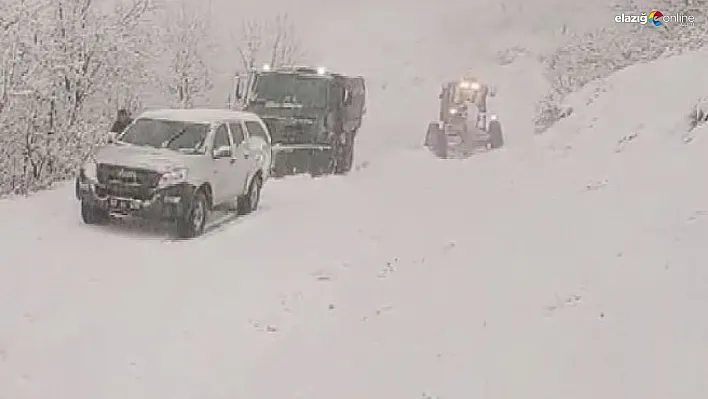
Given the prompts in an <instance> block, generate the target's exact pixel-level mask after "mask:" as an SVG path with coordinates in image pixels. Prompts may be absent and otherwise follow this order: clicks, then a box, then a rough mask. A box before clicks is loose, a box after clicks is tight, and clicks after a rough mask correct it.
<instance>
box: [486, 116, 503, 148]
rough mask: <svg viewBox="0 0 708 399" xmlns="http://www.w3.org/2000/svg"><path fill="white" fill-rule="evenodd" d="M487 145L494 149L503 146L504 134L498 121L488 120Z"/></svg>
mask: <svg viewBox="0 0 708 399" xmlns="http://www.w3.org/2000/svg"><path fill="white" fill-rule="evenodd" d="M489 146H490V147H492V148H494V149H496V148H501V147H503V146H504V135H503V134H502V128H501V123H499V121H491V122H489Z"/></svg>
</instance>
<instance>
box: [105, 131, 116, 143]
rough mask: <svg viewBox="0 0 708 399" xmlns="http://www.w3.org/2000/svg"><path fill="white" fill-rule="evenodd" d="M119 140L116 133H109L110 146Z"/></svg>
mask: <svg viewBox="0 0 708 399" xmlns="http://www.w3.org/2000/svg"><path fill="white" fill-rule="evenodd" d="M117 138H118V133H116V132H108V140H106V141H107V142H108V144H113V143H115V142H116V139H117Z"/></svg>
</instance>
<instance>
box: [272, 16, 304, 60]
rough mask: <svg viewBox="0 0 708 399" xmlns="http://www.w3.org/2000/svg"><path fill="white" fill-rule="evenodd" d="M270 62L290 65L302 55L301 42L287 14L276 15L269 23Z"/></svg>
mask: <svg viewBox="0 0 708 399" xmlns="http://www.w3.org/2000/svg"><path fill="white" fill-rule="evenodd" d="M267 29H268V31H269V32H270V35H271V37H270V40H271V41H270V64H271V65H272V66H274V67H275V66H281V65H291V64H294V63H296V62H298V61H300V59H301V58H302V57H303V56H304V54H303V51H302V43H301V41H300V37H299V35H298V32H297V30H296V29H295V24H294V23H293V22H292V21H291V20H290V17H289V16H288V15H287V14H281V15H277V16H276V17H275V18H274V19H273V20H272V21H270V23H269V24H267Z"/></svg>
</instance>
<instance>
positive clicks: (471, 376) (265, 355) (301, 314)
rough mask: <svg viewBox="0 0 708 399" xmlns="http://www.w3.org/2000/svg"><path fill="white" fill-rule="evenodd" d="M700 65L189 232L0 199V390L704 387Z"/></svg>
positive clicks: (639, 392) (274, 192)
mask: <svg viewBox="0 0 708 399" xmlns="http://www.w3.org/2000/svg"><path fill="white" fill-rule="evenodd" d="M706 67H708V56H706V54H705V53H703V54H700V53H694V54H688V55H684V56H682V57H679V58H674V59H669V60H664V61H660V62H655V63H653V64H648V65H640V66H635V67H633V68H630V69H627V70H625V71H623V72H621V73H619V74H617V75H616V76H614V77H613V78H611V79H609V80H607V81H606V82H604V83H603V84H602V87H604V88H606V91H605V92H604V93H601V94H600V95H599V96H597V97H596V98H595V100H594V102H592V103H591V104H590V105H585V103H587V102H588V101H587V99H588V98H591V97H593V95H592V93H593V92H594V90H593V88H588V89H587V90H585V91H584V92H583V93H580V94H578V95H577V96H576V97H575V98H574V99H572V101H574V103H575V105H576V113H575V115H574V116H573V117H571V118H569V119H567V120H565V121H563V122H561V123H560V124H558V126H557V127H556V128H555V129H553V130H552V131H550V132H549V134H548V135H547V136H544V137H541V138H539V139H538V140H536V141H535V142H534V143H532V144H531V145H530V146H528V147H527V146H520V147H513V146H512V147H509V148H508V149H505V150H501V151H498V152H496V153H488V154H483V155H480V156H478V157H475V158H471V159H469V160H466V161H459V162H458V161H452V162H445V161H440V160H436V159H433V158H432V157H431V156H430V155H429V154H428V153H426V152H425V151H423V150H405V149H404V150H400V151H399V152H398V153H397V154H396V155H394V156H389V157H387V158H382V159H379V160H377V161H375V162H372V163H371V164H370V165H369V167H367V168H365V169H363V170H361V171H359V172H357V173H353V174H352V175H351V176H348V177H343V178H339V177H331V178H324V179H317V180H312V179H306V178H292V179H286V180H283V181H278V182H273V183H272V184H270V185H269V187H268V189H267V191H266V192H265V193H264V201H265V203H264V205H263V209H262V210H261V211H260V212H259V213H258V215H254V216H253V217H250V218H246V219H243V220H242V221H238V222H235V223H234V224H233V225H231V226H229V227H228V228H227V229H225V230H224V231H221V232H219V233H218V234H214V235H211V236H208V237H204V238H202V239H197V240H193V241H190V242H179V243H167V242H163V241H162V239H163V238H164V235H163V234H161V233H153V232H147V231H146V230H145V229H135V228H128V227H121V226H113V227H88V226H84V225H81V222H80V220H79V217H78V209H77V204H76V203H75V201H74V199H73V197H72V191H71V188H70V187H63V188H59V189H57V190H54V191H51V192H47V193H43V194H39V195H36V196H34V197H32V198H29V199H22V200H19V199H14V200H6V201H3V202H0V220H2V227H1V228H2V229H3V230H4V232H3V233H2V236H3V241H2V244H0V245H2V254H3V256H4V258H3V261H2V262H0V315H2V317H1V318H0V397H2V398H12V399H40V398H41V399H46V398H72V399H88V398H91V399H95V398H107V399H113V398H116V399H117V398H132V399H143V398H145V399H148V398H150V399H154V398H174V399H181V398H185V399H186V398H310V399H314V398H322V399H325V398H333V397H336V398H341V399H346V398H352V399H354V398H363V397H366V398H412V397H425V395H429V396H428V397H440V398H520V397H524V398H544V399H553V398H559V399H560V398H587V399H591V398H592V399H595V398H600V397H601V398H669V397H672V398H704V397H706V395H708V381H707V380H706V379H705V376H706V375H708V319H706V317H704V316H703V311H704V310H705V309H706V307H707V306H708V270H707V269H706V268H705V265H706V260H707V259H708V247H706V245H705V242H706V240H707V239H708V208H707V205H706V204H708V190H706V188H705V185H704V184H702V182H703V180H704V176H705V170H708V158H707V157H706V156H705V153H706V150H708V137H705V135H706V133H708V131H707V130H706V129H702V130H697V131H695V133H694V135H693V136H690V138H689V137H683V136H682V135H681V134H680V133H677V132H678V131H679V129H678V128H677V126H678V123H679V121H680V120H681V117H682V116H683V114H684V113H685V110H687V107H688V105H689V104H690V101H691V100H692V99H693V98H695V97H696V96H698V95H700V94H704V93H706V91H707V90H708V84H706V83H705V82H704V83H703V84H702V85H701V84H700V82H699V81H698V80H690V79H689V77H690V76H697V74H698V73H699V72H700V71H705V70H706ZM701 86H702V87H701ZM657 93H660V94H657ZM630 135H635V136H636V137H635V138H634V139H633V140H629V141H628V142H627V144H625V145H623V146H619V147H618V145H617V142H618V141H619V140H621V139H622V138H623V137H624V136H630Z"/></svg>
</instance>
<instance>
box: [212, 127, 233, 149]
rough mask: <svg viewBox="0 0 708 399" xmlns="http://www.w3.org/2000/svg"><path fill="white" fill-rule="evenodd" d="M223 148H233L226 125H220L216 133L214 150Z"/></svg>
mask: <svg viewBox="0 0 708 399" xmlns="http://www.w3.org/2000/svg"><path fill="white" fill-rule="evenodd" d="M221 147H229V148H231V143H230V142H229V131H228V130H226V125H220V126H219V127H218V128H217V129H216V133H214V150H217V149H219V148H221Z"/></svg>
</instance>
